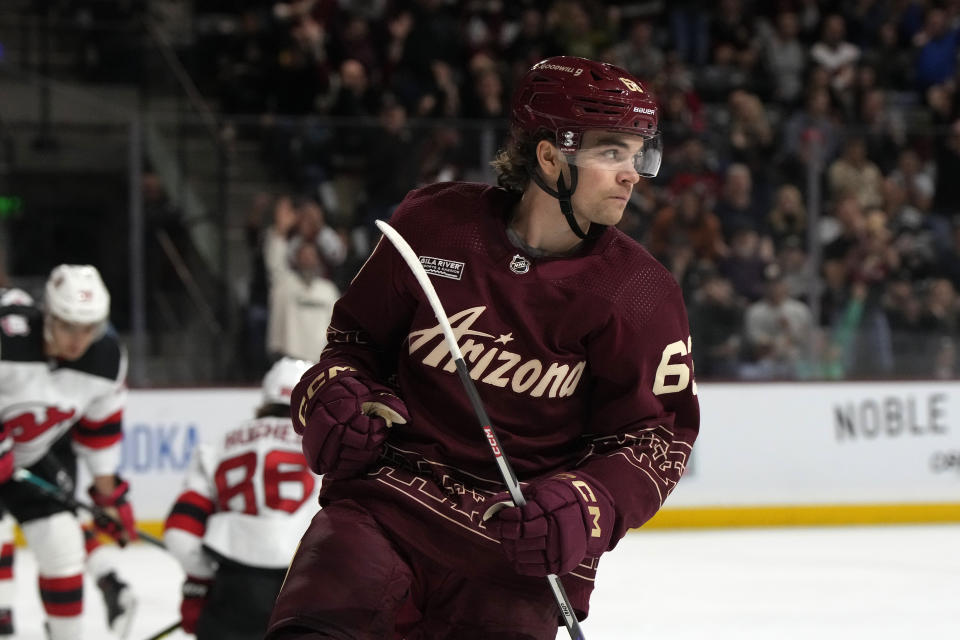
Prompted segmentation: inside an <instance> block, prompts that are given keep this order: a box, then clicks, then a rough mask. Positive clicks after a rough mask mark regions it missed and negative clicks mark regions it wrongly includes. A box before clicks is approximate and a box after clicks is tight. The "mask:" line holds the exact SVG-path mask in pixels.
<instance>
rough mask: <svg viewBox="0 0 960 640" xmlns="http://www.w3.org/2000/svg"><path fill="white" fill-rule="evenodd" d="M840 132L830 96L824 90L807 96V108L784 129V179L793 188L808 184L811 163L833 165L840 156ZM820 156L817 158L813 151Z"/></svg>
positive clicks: (782, 162)
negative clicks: (838, 147)
mask: <svg viewBox="0 0 960 640" xmlns="http://www.w3.org/2000/svg"><path fill="white" fill-rule="evenodd" d="M839 137H840V130H839V127H838V126H837V122H836V119H835V117H834V115H833V113H832V108H831V104H830V93H829V92H828V91H827V90H826V89H823V88H816V89H811V90H810V91H809V92H808V93H807V101H806V107H805V108H804V109H803V110H802V111H797V112H795V113H793V114H792V115H791V116H790V117H789V118H788V119H787V121H786V123H785V124H784V126H783V146H782V156H781V158H780V160H779V163H780V165H781V171H782V173H783V175H785V176H787V177H788V179H789V180H790V181H791V182H793V183H794V184H797V185H798V186H799V185H803V184H805V183H806V175H807V170H808V166H809V163H810V162H811V161H815V162H816V163H817V165H819V166H821V167H822V166H825V165H826V164H827V163H829V162H831V161H832V160H833V158H834V157H835V156H836V154H837V141H838V139H839ZM815 149H816V150H817V151H818V153H817V154H816V155H814V150H815Z"/></svg>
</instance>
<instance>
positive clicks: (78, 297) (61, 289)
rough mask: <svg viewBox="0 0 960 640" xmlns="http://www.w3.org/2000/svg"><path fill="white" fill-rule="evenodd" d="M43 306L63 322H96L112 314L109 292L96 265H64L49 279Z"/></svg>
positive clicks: (54, 270)
mask: <svg viewBox="0 0 960 640" xmlns="http://www.w3.org/2000/svg"><path fill="white" fill-rule="evenodd" d="M44 305H45V307H46V311H47V313H49V314H50V315H53V316H56V317H57V318H59V319H60V320H63V321H64V322H69V323H71V324H97V323H100V322H106V320H107V317H108V316H109V315H110V292H109V291H107V286H106V285H105V284H103V279H102V278H101V277H100V272H99V271H97V268H96V267H94V266H92V265H89V264H83V265H80V264H61V265H60V266H58V267H54V269H53V271H51V272H50V277H49V278H47V286H46V289H45V291H44Z"/></svg>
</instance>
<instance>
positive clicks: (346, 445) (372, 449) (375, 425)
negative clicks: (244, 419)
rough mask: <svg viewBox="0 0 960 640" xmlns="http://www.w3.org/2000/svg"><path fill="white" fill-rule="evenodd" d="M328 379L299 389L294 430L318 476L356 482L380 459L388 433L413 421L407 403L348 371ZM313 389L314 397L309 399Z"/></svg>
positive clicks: (304, 383) (293, 407)
mask: <svg viewBox="0 0 960 640" xmlns="http://www.w3.org/2000/svg"><path fill="white" fill-rule="evenodd" d="M307 375H308V376H309V375H310V373H309V372H308V374H307ZM325 375H326V374H325V373H324V372H321V373H320V374H319V376H320V377H318V378H314V379H313V380H312V381H310V380H309V379H308V378H306V377H305V378H304V379H303V380H302V381H301V382H300V384H298V385H297V387H296V388H295V389H294V392H293V396H292V398H291V399H292V403H291V405H290V408H291V411H292V412H293V421H294V425H296V426H297V431H300V432H302V433H303V453H304V455H305V456H306V458H307V461H308V462H309V463H310V468H311V469H313V471H314V472H316V473H322V474H327V475H328V476H330V477H331V478H351V477H356V476H358V475H360V474H361V473H363V472H364V471H365V470H366V469H367V468H368V467H369V466H370V465H372V464H373V463H374V462H376V460H377V458H379V457H380V454H381V453H382V451H383V443H384V441H386V439H387V435H388V433H389V432H388V429H389V428H390V427H391V426H393V425H394V424H405V423H406V422H407V420H409V419H410V415H409V414H408V413H407V406H406V405H405V404H404V403H403V400H401V399H400V398H398V397H397V396H395V395H394V394H393V392H392V391H391V390H390V389H389V388H388V387H386V386H384V385H381V384H378V383H376V382H373V381H371V380H367V379H365V378H361V377H359V376H356V375H354V374H353V373H352V372H349V371H345V372H342V373H340V374H339V375H337V376H336V377H335V378H332V379H329V380H325V378H321V377H322V376H325ZM324 380H325V381H324ZM311 387H313V388H315V392H314V394H313V397H312V398H308V397H307V396H308V395H309V390H310V388H311ZM301 405H302V410H301ZM304 422H305V423H306V426H304Z"/></svg>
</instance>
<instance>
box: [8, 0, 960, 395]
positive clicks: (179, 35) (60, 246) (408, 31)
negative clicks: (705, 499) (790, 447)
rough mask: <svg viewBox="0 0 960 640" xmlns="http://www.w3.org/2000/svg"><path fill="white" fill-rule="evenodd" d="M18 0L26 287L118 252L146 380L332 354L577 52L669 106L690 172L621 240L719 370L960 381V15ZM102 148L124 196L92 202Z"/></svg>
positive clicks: (16, 249)
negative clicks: (672, 290) (394, 231)
mask: <svg viewBox="0 0 960 640" xmlns="http://www.w3.org/2000/svg"><path fill="white" fill-rule="evenodd" d="M4 4H7V3H4ZM9 5H10V6H9V7H7V8H6V9H3V10H0V25H3V26H2V27H0V47H2V48H0V80H2V81H3V82H4V83H6V84H5V86H6V87H8V88H9V93H8V94H7V95H11V96H20V101H19V102H10V101H7V100H4V101H3V102H4V103H6V104H0V142H4V145H3V146H2V147H0V148H4V149H6V152H5V153H0V218H2V219H3V225H4V231H3V240H4V243H5V247H4V249H5V252H6V260H5V264H4V266H5V268H6V271H7V272H8V273H9V276H5V277H7V278H8V279H9V280H11V281H18V280H19V281H20V282H25V283H27V284H29V283H30V282H31V280H30V278H31V277H39V276H41V275H44V274H45V270H48V269H49V267H50V266H52V265H53V264H55V263H56V262H60V261H64V260H65V259H68V258H70V259H76V260H85V261H89V262H93V263H95V264H98V266H100V267H101V270H102V271H104V275H105V278H106V279H107V282H108V284H109V285H110V286H111V289H112V290H114V291H115V292H116V293H117V295H116V296H115V299H116V302H115V305H114V320H115V322H116V324H117V326H118V328H119V329H120V330H121V332H125V333H127V334H128V335H130V336H131V339H132V340H133V342H134V344H139V349H140V355H141V356H142V358H141V359H142V360H143V361H145V362H150V363H153V364H155V365H156V366H155V367H153V368H150V369H149V370H148V369H144V370H141V371H140V372H139V374H138V375H139V382H140V383H147V382H152V383H166V384H192V383H197V382H217V383H222V382H237V383H243V382H248V381H254V380H257V379H259V377H260V376H261V375H262V373H263V371H264V370H265V368H266V366H267V365H268V363H269V362H270V361H271V360H272V359H275V358H276V357H278V356H279V355H281V354H289V355H296V356H300V357H307V358H315V357H316V355H317V354H318V353H319V349H321V348H322V346H323V342H322V340H323V336H322V331H321V330H319V329H317V328H316V327H318V326H320V325H322V323H323V322H324V318H325V317H326V318H328V317H329V310H330V306H332V303H333V301H334V300H336V297H337V296H338V295H339V291H341V290H342V289H343V288H344V287H345V286H346V285H347V283H348V282H349V280H350V278H351V277H352V276H353V274H354V273H355V272H356V270H357V269H358V268H359V266H360V265H362V263H363V261H364V259H365V258H366V256H367V255H368V254H369V252H370V250H371V248H372V245H373V244H374V243H375V242H376V239H377V233H376V232H375V230H374V228H373V226H372V223H373V221H374V220H375V219H378V218H387V217H388V216H389V215H390V213H391V211H392V209H393V208H394V207H395V206H396V205H397V204H398V203H399V202H400V200H401V199H402V198H403V196H404V195H405V194H406V192H407V191H408V190H409V189H411V188H414V187H417V186H420V185H424V184H429V183H432V182H436V181H442V180H458V179H466V180H478V181H487V182H490V181H492V180H493V174H492V172H491V171H490V168H489V166H488V164H487V163H488V161H489V160H490V159H492V158H493V155H494V153H495V151H496V149H497V148H498V147H499V146H500V145H502V143H503V142H504V139H505V135H506V133H507V130H506V125H507V117H508V115H509V105H510V98H511V95H510V88H511V86H512V85H513V82H514V81H515V80H516V79H517V78H518V77H519V75H520V74H522V73H523V72H524V71H525V70H527V69H528V68H529V67H530V66H531V65H532V64H534V63H535V62H537V61H538V60H541V59H543V58H545V57H547V56H551V55H561V54H566V55H578V56H584V57H589V58H595V59H600V60H605V61H609V62H612V63H614V64H617V65H619V66H622V67H624V68H626V69H628V70H629V71H630V72H632V73H633V74H635V75H636V76H637V77H639V78H640V79H641V80H642V81H644V83H645V86H646V88H647V89H648V90H649V91H651V92H652V93H653V94H654V95H655V96H656V98H657V100H658V101H659V104H660V109H661V124H660V126H661V130H662V133H663V136H664V146H665V155H664V164H663V167H662V169H661V172H660V175H659V176H658V177H657V178H655V179H653V180H649V181H641V183H640V184H638V185H637V187H636V188H635V192H634V195H633V197H632V199H631V202H630V203H629V205H628V208H627V211H626V215H625V216H624V219H623V221H622V223H621V225H620V227H621V229H622V230H623V231H624V232H625V233H627V234H629V235H630V236H632V237H634V238H635V239H637V240H638V241H639V242H641V243H642V244H643V245H644V246H646V247H647V248H648V249H649V251H650V252H651V253H652V254H653V255H654V256H655V257H656V258H658V259H659V260H660V261H661V262H662V263H663V264H664V265H666V266H667V267H668V268H669V269H670V270H671V271H672V272H673V274H674V275H675V277H676V278H677V280H678V281H679V282H680V283H681V285H682V286H683V289H684V291H685V295H686V301H687V305H688V309H689V313H690V321H691V326H692V330H693V344H694V354H695V361H696V365H697V374H698V376H699V378H700V379H707V380H711V379H713V380H793V379H815V380H822V379H866V378H939V379H951V378H956V377H957V372H958V364H960V360H958V357H960V354H958V351H960V350H958V349H957V346H958V345H957V343H958V339H960V324H958V320H960V301H958V291H960V94H958V89H957V84H958V79H960V75H958V69H957V60H958V53H960V1H958V0H943V1H938V0H835V1H829V0H823V1H817V0H770V1H764V2H761V1H751V0H718V1H717V2H705V1H698V0H669V1H667V0H659V1H658V0H650V1H629V0H623V1H619V2H611V1H603V2H601V1H599V0H509V1H507V0H458V1H454V0H354V1H351V0H297V1H294V2H270V1H267V0H259V1H257V0H192V1H188V0H153V1H149V2H148V1H146V0H141V1H140V2H136V1H134V0H127V1H125V2H121V1H117V2H105V1H96V0H86V1H83V0H61V1H57V0H36V1H33V2H10V3H9ZM125 90H126V93H124V91H125ZM108 95H109V96H112V97H111V98H105V97H104V96H108ZM124 100H126V102H124ZM106 101H111V104H121V105H122V107H118V108H117V109H114V107H112V106H111V107H110V108H106V107H105V106H104V104H105V103H106ZM16 105H19V107H17V106H16ZM79 114H86V115H83V116H81V115H79ZM104 114H107V115H104ZM110 114H113V115H110ZM97 127H100V128H99V129H98V128H97ZM111 127H112V128H111ZM91 130H92V131H93V132H91ZM104 132H112V133H113V134H114V135H116V136H117V137H118V140H120V142H122V144H120V146H119V147H118V148H119V149H121V150H123V152H122V153H121V155H119V156H118V154H117V153H116V152H112V153H111V152H108V151H107V150H104V151H102V153H98V151H97V150H98V149H105V148H106V147H107V143H106V140H108V137H106V136H107V134H105V133H104ZM71 136H72V137H71ZM71 146H75V147H77V149H78V152H83V153H85V154H86V155H84V159H83V160H82V161H78V162H77V163H76V164H77V165H81V167H79V168H78V167H74V170H73V171H72V172H70V175H69V176H67V179H66V182H63V181H61V182H60V183H58V184H62V185H64V186H62V187H58V189H59V191H58V196H59V197H58V199H57V200H56V201H54V199H53V198H51V197H49V196H48V195H47V194H48V191H49V188H48V185H49V184H50V182H49V180H50V176H51V174H52V173H53V172H55V171H61V172H69V167H68V165H69V164H70V163H69V162H68V160H67V158H68V157H69V151H70V149H71ZM126 153H129V154H130V155H123V154H126ZM100 156H103V157H104V158H103V162H105V163H107V164H109V162H110V161H111V159H112V160H113V161H114V162H118V161H117V158H118V157H119V158H120V161H119V163H118V164H116V165H115V166H114V170H115V173H116V174H117V175H116V176H115V177H114V180H113V182H111V183H110V184H112V185H113V187H112V188H113V191H114V192H119V193H120V194H121V197H120V198H119V202H116V203H112V204H111V203H104V202H100V201H97V200H96V198H93V197H92V196H90V195H89V194H88V193H86V192H87V191H89V190H90V181H91V178H90V177H89V175H88V176H87V177H86V178H84V177H83V176H84V174H83V172H82V171H81V170H80V168H85V169H86V170H87V171H89V170H90V167H91V166H92V165H93V164H95V162H96V158H97V157H100ZM124 158H127V159H126V160H124ZM38 167H39V168H38ZM70 176H73V178H74V179H73V180H72V181H71V180H70V179H69V178H70ZM61 178H63V176H61ZM31 189H32V190H31ZM4 198H5V199H4ZM5 202H6V205H5V204H4V203H5ZM84 203H86V204H84ZM82 211H86V214H84V215H86V216H87V217H86V221H87V222H86V223H84V222H83V219H84V218H83V215H81V213H80V212H82ZM451 215H456V212H451ZM110 216H112V217H110ZM40 219H46V220H49V221H51V222H50V225H49V226H46V227H44V226H43V225H41V226H40V228H39V229H38V228H37V225H36V222H37V221H38V220H40ZM64 225H65V226H64ZM54 226H56V228H57V229H58V230H60V229H65V230H64V231H52V230H51V229H52V228H53V227H54ZM51 234H53V235H54V236H57V238H59V239H53V240H51V239H50V238H49V236H50V235H51ZM83 239H87V240H86V241H84V240H83ZM64 254H67V255H64ZM211 343H216V344H217V345H218V346H217V347H215V348H212V350H211V348H210V347H208V346H205V345H209V344H211ZM184 345H190V346H189V348H187V349H184V348H183V346H184ZM178 348H179V350H178ZM172 355H176V357H177V358H179V361H181V362H184V361H185V362H188V363H189V365H188V366H186V367H181V368H179V369H177V368H176V367H175V366H174V365H173V364H172V361H173V358H172V357H171V356H172ZM164 358H166V360H164ZM184 358H186V360H184ZM204 359H205V361H206V362H207V364H203V362H202V361H203V360H204ZM162 365H166V366H167V369H164V368H163V366H162ZM163 371H166V372H167V373H166V374H164V373H162V372H163ZM137 377H138V376H136V375H135V376H134V383H137V382H138V381H137V380H136V378H137Z"/></svg>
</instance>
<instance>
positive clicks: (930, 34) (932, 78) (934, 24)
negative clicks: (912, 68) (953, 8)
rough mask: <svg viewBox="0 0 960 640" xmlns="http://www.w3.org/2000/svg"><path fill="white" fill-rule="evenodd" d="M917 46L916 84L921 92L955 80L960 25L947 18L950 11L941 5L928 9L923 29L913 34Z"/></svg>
mask: <svg viewBox="0 0 960 640" xmlns="http://www.w3.org/2000/svg"><path fill="white" fill-rule="evenodd" d="M913 45H914V46H915V47H916V48H917V57H916V64H917V66H916V74H917V75H916V85H917V89H918V90H920V91H921V92H924V91H926V90H927V88H928V87H931V86H933V85H937V84H940V83H943V82H947V81H948V80H951V79H952V78H953V77H954V75H955V74H956V71H957V51H958V48H960V27H958V26H957V25H956V24H950V23H949V22H948V21H947V12H946V11H945V10H944V9H942V8H941V7H938V6H932V7H930V8H929V9H928V10H927V15H926V20H925V21H924V25H923V30H922V31H920V32H918V33H917V34H916V35H915V36H914V37H913Z"/></svg>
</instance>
